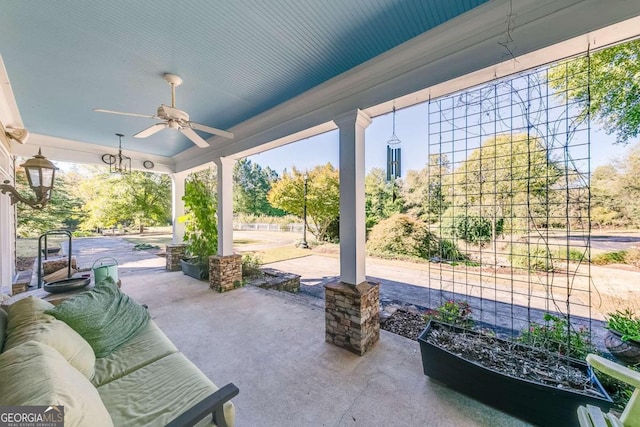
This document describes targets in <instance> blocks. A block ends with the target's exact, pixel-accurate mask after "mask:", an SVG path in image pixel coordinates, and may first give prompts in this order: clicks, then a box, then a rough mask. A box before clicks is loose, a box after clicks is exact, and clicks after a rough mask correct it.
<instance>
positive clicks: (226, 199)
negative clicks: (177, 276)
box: [215, 157, 236, 256]
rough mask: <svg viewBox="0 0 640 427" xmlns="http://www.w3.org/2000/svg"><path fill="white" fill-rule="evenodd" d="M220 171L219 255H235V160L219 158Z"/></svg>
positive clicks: (217, 164) (217, 163) (218, 166)
mask: <svg viewBox="0 0 640 427" xmlns="http://www.w3.org/2000/svg"><path fill="white" fill-rule="evenodd" d="M215 163H216V166H217V169H218V255H219V256H228V255H233V165H234V164H235V163H236V161H235V159H231V158H228V157H219V158H217V159H216V160H215Z"/></svg>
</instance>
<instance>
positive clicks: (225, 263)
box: [209, 254, 242, 292]
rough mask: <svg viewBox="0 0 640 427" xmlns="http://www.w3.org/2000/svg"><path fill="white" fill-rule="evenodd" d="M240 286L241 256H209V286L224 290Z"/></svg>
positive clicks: (220, 290) (219, 290)
mask: <svg viewBox="0 0 640 427" xmlns="http://www.w3.org/2000/svg"><path fill="white" fill-rule="evenodd" d="M240 286H242V256H241V255H235V254H234V255H227V256H219V255H214V256H210V257H209V287H210V288H211V289H215V290H216V291H218V292H226V291H230V290H232V289H235V288H237V287H240Z"/></svg>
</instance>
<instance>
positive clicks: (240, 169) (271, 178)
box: [233, 158, 284, 216]
mask: <svg viewBox="0 0 640 427" xmlns="http://www.w3.org/2000/svg"><path fill="white" fill-rule="evenodd" d="M277 179H278V174H277V173H276V172H275V171H273V170H271V169H270V168H269V167H266V168H264V169H263V168H262V166H260V165H259V164H257V163H253V162H252V161H251V160H249V159H246V158H245V159H240V160H238V162H236V164H235V166H234V168H233V210H234V212H236V213H242V214H253V215H267V216H282V215H284V211H282V210H281V209H276V208H274V207H273V206H271V204H270V203H269V201H268V200H267V194H268V193H269V190H270V189H271V185H272V184H273V182H275V181H277Z"/></svg>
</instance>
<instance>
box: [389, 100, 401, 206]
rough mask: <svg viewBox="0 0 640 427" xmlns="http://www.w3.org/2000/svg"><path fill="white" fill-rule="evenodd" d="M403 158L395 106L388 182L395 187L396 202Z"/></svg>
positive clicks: (393, 197)
mask: <svg viewBox="0 0 640 427" xmlns="http://www.w3.org/2000/svg"><path fill="white" fill-rule="evenodd" d="M401 166H402V163H401V156H400V138H398V136H397V135H396V106H395V105H394V106H393V132H392V133H391V138H389V140H388V141H387V182H390V183H391V184H392V185H393V196H392V201H393V202H395V201H396V198H397V193H396V181H395V179H396V178H400V175H401V173H402V171H401Z"/></svg>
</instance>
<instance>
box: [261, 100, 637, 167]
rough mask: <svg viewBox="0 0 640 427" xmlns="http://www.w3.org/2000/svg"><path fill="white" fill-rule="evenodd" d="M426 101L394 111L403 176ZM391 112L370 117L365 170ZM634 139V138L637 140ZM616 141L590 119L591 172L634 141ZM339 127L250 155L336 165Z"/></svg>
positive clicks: (416, 147)
mask: <svg viewBox="0 0 640 427" xmlns="http://www.w3.org/2000/svg"><path fill="white" fill-rule="evenodd" d="M427 125H428V105H427V104H426V103H424V104H419V105H416V106H413V107H408V108H405V109H403V110H399V111H397V112H396V132H395V133H396V135H397V136H398V138H399V139H400V141H401V144H400V147H401V148H402V176H405V175H406V172H407V171H408V170H409V169H413V170H419V169H422V168H423V167H424V166H425V164H426V161H427V157H428V152H429V151H428V146H429V142H428V137H427V128H428V126H427ZM392 128H393V122H392V114H386V115H383V116H379V117H376V118H374V119H373V122H372V123H371V125H369V127H368V128H367V129H366V133H365V168H366V171H367V173H368V172H369V171H370V170H371V169H372V168H375V167H378V168H383V169H386V155H387V152H386V147H387V144H386V143H387V141H388V140H389V138H390V137H391V135H392ZM636 142H637V141H636ZM633 144H634V143H633V142H632V143H631V144H629V145H627V146H624V145H620V144H615V137H614V136H613V135H607V134H606V133H605V132H604V130H602V129H600V127H599V126H598V124H597V123H595V122H594V121H593V120H592V122H591V165H590V167H591V172H593V171H594V170H595V169H596V168H597V167H598V166H602V165H605V164H607V163H609V162H611V161H614V160H616V159H620V158H623V157H624V155H625V153H626V152H627V151H628V150H629V148H630V147H631V146H632V145H633ZM338 149H339V138H338V131H337V130H335V131H332V132H327V133H325V134H322V135H318V136H315V137H312V138H308V139H305V140H301V141H298V142H294V143H291V144H288V145H285V146H282V147H279V148H275V149H273V150H269V151H266V152H263V153H260V154H256V155H253V156H250V157H249V159H250V160H251V161H253V162H255V163H258V164H259V165H260V166H262V167H266V166H269V167H270V168H271V169H273V170H275V171H276V172H278V174H281V173H282V171H283V170H285V169H287V170H291V168H292V166H294V165H295V166H296V168H298V169H299V170H308V169H312V168H313V167H314V166H317V165H321V164H324V163H327V162H331V163H332V164H333V165H334V166H336V167H338V162H339V154H338V153H339V151H338Z"/></svg>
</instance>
